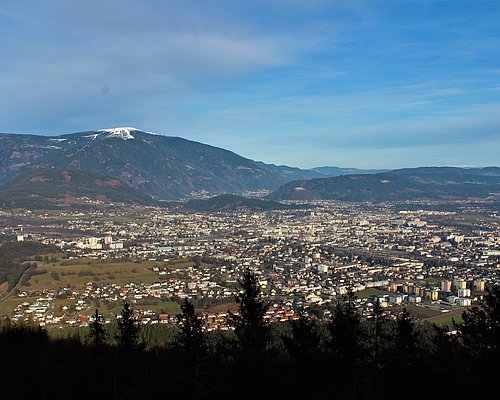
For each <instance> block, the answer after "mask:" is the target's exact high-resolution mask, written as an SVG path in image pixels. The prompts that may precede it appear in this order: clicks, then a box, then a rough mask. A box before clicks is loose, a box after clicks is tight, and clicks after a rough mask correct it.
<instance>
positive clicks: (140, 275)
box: [21, 260, 193, 291]
mask: <svg viewBox="0 0 500 400" xmlns="http://www.w3.org/2000/svg"><path fill="white" fill-rule="evenodd" d="M155 265H158V263H157V262H156V261H143V262H138V263H137V262H97V261H94V262H87V263H83V262H82V261H81V260H79V263H74V264H71V265H61V263H56V264H51V263H46V264H40V265H39V266H38V268H37V271H38V272H40V274H39V275H34V276H32V277H31V279H30V280H29V281H28V283H27V285H24V286H23V287H21V291H22V290H26V291H33V290H41V289H57V288H62V287H71V288H77V289H78V288H82V287H83V286H85V284H86V283H88V282H99V283H104V284H110V283H116V284H118V285H124V284H127V283H145V284H150V283H153V282H158V281H159V280H160V278H159V275H158V273H157V272H153V270H152V268H153V266H155ZM162 265H163V264H162ZM169 265H174V266H175V267H176V268H186V267H188V266H191V265H193V264H192V263H191V262H179V263H171V264H169Z"/></svg>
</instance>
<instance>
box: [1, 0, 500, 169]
mask: <svg viewBox="0 0 500 400" xmlns="http://www.w3.org/2000/svg"><path fill="white" fill-rule="evenodd" d="M116 126H134V127H137V128H140V129H143V130H146V131H153V132H157V133H160V134H165V135H173V136H181V137H185V138H188V139H192V140H196V141H201V142H204V143H208V144H212V145H215V146H220V147H224V148H226V149H229V150H233V151H235V152H237V153H239V154H241V155H243V156H246V157H249V158H252V159H256V160H262V161H265V162H272V163H276V164H288V165H294V166H299V167H313V166H320V165H336V166H343V167H361V168H381V167H384V168H397V167H408V166H420V165H460V166H487V165H500V1H490V2H482V1H470V2H467V1H415V2H413V1H404V0H401V1H393V2H385V1H374V0H372V1H365V2H356V1H311V0H307V1H303V0H289V1H285V0H282V1H270V0H266V1H262V2H261V1H257V0H254V1H233V0H227V1H208V0H206V1H179V2H175V1H162V0H146V1H145V0H142V1H132V0H82V1H80V0H72V1H68V0H32V1H30V0H1V3H0V132H11V133H37V134H47V135H55V134H62V133H72V132H79V131H85V130H92V129H98V128H109V127H116Z"/></svg>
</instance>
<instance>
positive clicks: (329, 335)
mask: <svg viewBox="0 0 500 400" xmlns="http://www.w3.org/2000/svg"><path fill="white" fill-rule="evenodd" d="M240 285H241V291H240V294H239V295H238V296H237V298H236V302H237V303H238V304H239V312H238V313H237V314H230V319H231V322H232V326H233V327H234V329H233V330H230V331H227V332H222V331H217V332H211V333H206V332H205V331H204V329H203V326H204V321H203V319H201V317H200V316H198V315H197V314H196V312H195V308H194V306H193V304H192V303H190V302H189V301H187V300H185V301H184V302H183V303H182V305H181V314H180V315H178V327H177V328H176V332H175V335H171V334H170V336H168V338H165V340H164V342H163V343H161V341H159V340H158V336H157V335H158V332H162V331H163V332H166V331H167V329H165V328H163V327H159V326H157V327H155V328H154V329H156V332H152V331H151V328H148V327H146V326H140V325H139V324H138V323H137V321H136V320H135V318H134V314H133V310H132V309H131V307H130V305H129V304H127V303H125V304H124V307H123V311H122V313H121V315H120V317H119V318H118V321H117V324H116V325H114V326H113V328H112V329H110V328H108V327H107V326H106V325H105V324H104V321H103V320H102V317H101V316H100V314H99V313H98V311H97V310H96V312H95V315H94V318H93V320H92V322H91V323H90V325H89V329H88V330H87V331H86V332H85V335H82V337H78V336H73V337H66V338H64V339H54V338H52V339H51V338H49V336H48V334H47V332H46V331H45V330H43V329H41V328H39V327H37V326H35V325H32V324H13V323H11V322H9V321H8V320H5V321H4V322H3V323H2V326H1V328H0V379H1V381H2V387H1V397H2V399H63V398H64V399H68V398H71V399H92V398H105V399H157V398H165V399H169V398H171V399H273V398H276V399H292V398H302V399H387V398H393V397H396V398H418V399H424V398H425V399H447V398H458V396H460V397H463V398H468V397H471V398H472V396H474V397H479V396H482V395H484V394H486V393H488V391H489V390H491V389H493V390H494V391H493V393H495V392H496V380H495V377H496V376H498V372H499V368H498V366H497V365H498V363H499V362H500V357H499V356H500V288H499V287H498V286H492V287H490V288H489V289H488V292H487V294H486V296H485V300H484V302H483V303H482V304H481V305H480V306H477V307H473V308H471V309H469V310H468V311H466V312H465V313H464V315H463V320H464V321H463V323H460V324H455V325H454V327H453V329H454V330H455V331H456V332H450V331H449V330H448V329H444V328H441V327H438V326H435V325H431V324H428V323H417V322H416V321H414V320H413V319H412V318H411V316H410V315H409V314H408V313H407V312H406V311H403V312H402V313H401V314H400V315H399V316H398V317H397V318H396V319H390V318H388V317H387V316H386V315H385V314H384V311H383V309H382V308H381V307H380V306H379V305H378V304H375V306H374V310H373V315H372V317H371V318H363V317H361V316H360V315H359V314H358V312H357V310H356V307H355V298H354V295H353V294H352V293H349V294H348V295H347V296H344V297H342V298H339V299H338V301H337V302H336V304H335V305H334V306H333V307H332V310H331V312H332V317H331V319H330V321H328V322H320V321H318V320H316V319H311V318H309V317H305V316H304V317H301V318H300V319H299V320H296V321H291V322H286V323H281V324H270V325H269V324H266V323H265V322H264V321H265V319H264V315H265V313H266V311H267V309H268V304H267V303H266V301H265V299H264V298H263V297H262V295H261V292H260V290H259V287H258V283H257V279H256V277H255V275H253V274H252V273H251V272H250V271H248V270H247V271H246V272H245V273H244V275H243V278H242V279H241V281H240ZM148 332H149V333H148ZM146 333H147V334H146ZM149 337H155V340H154V341H153V343H151V342H149V341H148V338H149Z"/></svg>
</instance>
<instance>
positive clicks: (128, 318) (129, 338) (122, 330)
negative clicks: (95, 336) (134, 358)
mask: <svg viewBox="0 0 500 400" xmlns="http://www.w3.org/2000/svg"><path fill="white" fill-rule="evenodd" d="M120 315H121V318H120V319H118V330H119V333H118V335H117V336H116V339H117V340H118V345H119V346H120V347H122V348H124V349H128V350H132V349H135V348H137V347H139V335H140V331H141V328H140V326H139V324H138V322H137V320H136V319H135V318H134V310H132V308H130V304H129V303H128V302H125V303H123V310H122V312H121V314H120Z"/></svg>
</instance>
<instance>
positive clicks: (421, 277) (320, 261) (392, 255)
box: [1, 201, 500, 331]
mask: <svg viewBox="0 0 500 400" xmlns="http://www.w3.org/2000/svg"><path fill="white" fill-rule="evenodd" d="M489 205H490V204H489V203H488V202H482V203H481V202H480V203H477V202H472V201H461V202H451V203H450V204H448V206H449V207H448V208H449V209H450V210H453V211H445V209H446V205H443V204H441V205H440V207H429V203H428V202H427V203H421V204H419V202H413V203H408V204H406V209H405V204H401V203H398V204H393V203H383V204H370V203H343V202H335V201H316V202H312V203H311V204H309V208H307V209H302V208H297V209H291V210H279V211H266V212H259V211H252V210H244V209H243V210H238V211H234V212H220V213H211V214H206V213H186V212H179V211H176V210H175V209H161V208H155V207H149V208H148V207H144V208H141V207H126V206H121V207H119V206H117V207H114V208H110V209H108V210H99V209H98V208H97V209H96V210H95V211H86V212H82V211H75V212H68V211H61V212H51V213H47V212H37V211H29V210H25V211H17V212H15V211H6V212H4V216H5V217H6V218H10V219H12V220H15V221H17V222H19V221H22V223H18V224H16V225H15V226H9V225H7V224H3V226H2V228H1V233H2V234H3V235H6V236H7V235H11V236H12V237H15V240H17V241H25V240H35V241H40V242H43V243H46V244H52V245H55V246H57V248H58V255H57V256H56V257H54V256H51V257H47V256H46V257H45V258H44V259H41V257H40V258H39V260H37V261H36V264H37V266H36V268H35V269H34V270H33V271H32V272H31V273H30V276H29V279H26V278H24V280H23V284H22V285H21V286H20V287H18V288H17V289H16V290H15V291H13V292H11V293H10V295H9V296H8V298H5V299H4V300H3V304H2V306H1V307H2V310H3V312H4V313H6V314H8V315H9V316H11V317H12V318H13V320H24V321H27V320H29V319H30V320H33V321H35V322H37V323H38V324H40V325H41V326H47V327H59V328H62V327H65V326H80V327H85V326H87V325H88V323H89V321H90V315H91V314H92V313H93V311H94V309H95V308H96V307H97V308H99V309H100V311H101V312H103V313H104V315H105V316H106V322H107V323H110V322H111V321H112V320H114V318H113V317H114V316H115V315H118V314H119V310H120V309H121V305H122V303H123V301H129V302H131V304H132V305H133V306H134V309H135V310H136V312H137V315H138V316H139V318H140V320H141V322H142V323H143V324H157V323H168V324H175V323H176V321H177V317H176V315H177V314H178V313H179V310H180V308H179V304H180V303H181V302H182V301H183V300H184V299H188V300H190V301H191V302H193V303H194V304H195V306H196V308H197V309H198V310H199V311H200V312H202V313H203V314H204V315H205V317H206V329H207V330H209V331H210V330H215V329H223V330H226V329H228V328H229V327H228V324H227V318H226V317H227V312H228V310H230V309H231V310H232V311H233V312H234V311H235V304H234V297H235V295H236V293H237V291H238V283H237V282H238V280H239V279H240V278H241V273H242V271H243V270H244V269H245V268H251V269H252V270H253V271H255V273H256V274H257V276H258V278H259V285H260V287H261V289H262V291H263V293H264V294H265V295H266V299H267V300H268V301H269V303H270V305H271V307H270V309H269V311H268V312H267V315H266V320H269V321H271V322H273V321H284V320H288V319H297V318H298V317H299V315H301V314H303V313H305V314H308V315H310V316H314V317H319V318H326V319H328V316H329V308H330V307H331V305H332V304H333V303H334V301H335V299H336V298H337V296H338V295H345V294H346V293H347V291H348V290H352V291H353V292H354V293H355V294H356V297H357V307H358V308H359V310H360V312H361V313H362V314H363V315H365V316H370V314H371V313H372V309H373V304H374V303H375V302H377V301H378V302H380V304H381V305H382V307H384V309H385V310H386V312H387V313H388V314H389V315H390V314H392V315H394V316H395V315H397V313H398V312H400V311H401V309H402V308H403V307H406V308H407V309H408V310H410V312H411V313H412V315H414V316H415V317H416V318H417V319H423V320H428V321H433V322H437V323H440V324H447V325H450V326H451V325H452V318H454V319H455V320H457V321H459V320H460V315H461V313H462V312H463V310H464V309H465V308H467V307H469V306H471V305H474V304H476V303H477V302H478V301H479V300H481V299H482V297H483V295H484V291H485V287H486V286H487V285H489V284H492V283H496V282H498V277H499V274H498V272H499V267H500V237H499V229H500V217H499V215H498V214H497V213H496V212H495V211H489ZM429 208H431V209H429ZM432 208H437V209H439V211H436V210H432ZM13 235H15V236H13ZM4 294H6V293H4Z"/></svg>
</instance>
